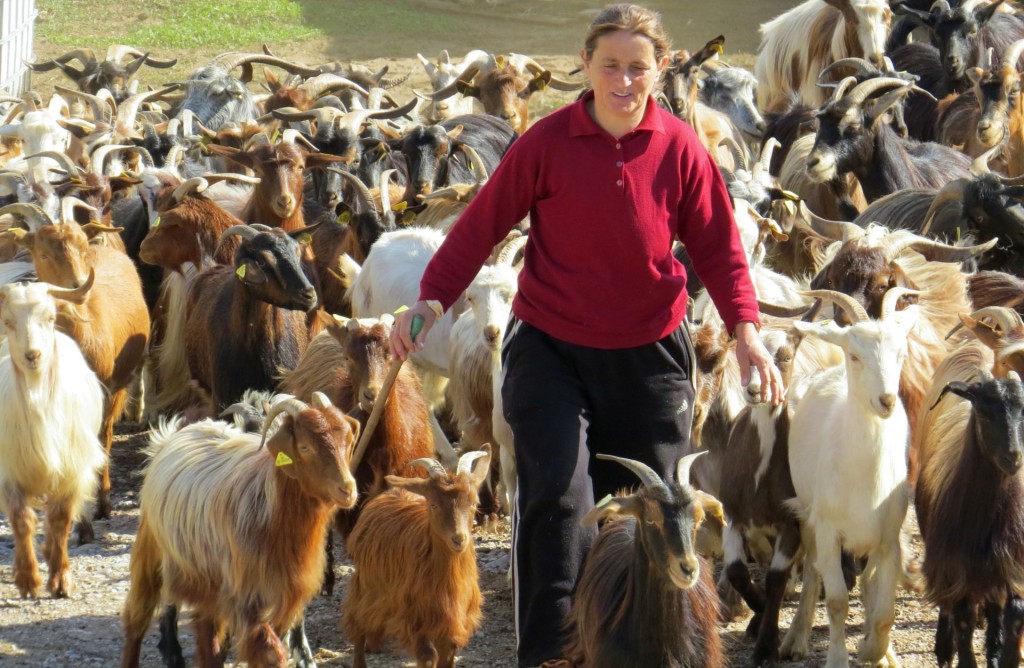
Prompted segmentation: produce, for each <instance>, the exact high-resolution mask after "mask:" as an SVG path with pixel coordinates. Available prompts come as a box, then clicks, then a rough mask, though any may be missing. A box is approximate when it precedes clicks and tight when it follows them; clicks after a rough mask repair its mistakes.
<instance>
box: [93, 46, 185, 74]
mask: <svg viewBox="0 0 1024 668" xmlns="http://www.w3.org/2000/svg"><path fill="white" fill-rule="evenodd" d="M125 56H131V57H133V58H139V57H141V56H146V65H149V66H150V67H157V68H160V69H167V68H169V67H174V66H175V65H177V64H178V59H177V58H172V59H171V60H160V59H159V58H152V57H150V55H149V54H147V53H143V52H141V51H139V50H138V49H136V48H135V47H133V46H126V45H124V44H111V45H110V46H109V47H107V60H110V61H113V62H115V63H120V62H121V61H122V60H123V59H124V57H125Z"/></svg>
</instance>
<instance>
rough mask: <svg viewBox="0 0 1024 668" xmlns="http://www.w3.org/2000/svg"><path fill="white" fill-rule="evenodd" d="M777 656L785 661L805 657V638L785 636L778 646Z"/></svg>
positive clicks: (798, 659) (799, 659)
mask: <svg viewBox="0 0 1024 668" xmlns="http://www.w3.org/2000/svg"><path fill="white" fill-rule="evenodd" d="M779 656H780V657H781V658H783V659H786V660H787V661H803V660H804V659H805V658H806V657H807V639H806V638H800V639H794V638H790V637H789V636H786V638H785V639H784V640H783V641H782V646H781V647H779Z"/></svg>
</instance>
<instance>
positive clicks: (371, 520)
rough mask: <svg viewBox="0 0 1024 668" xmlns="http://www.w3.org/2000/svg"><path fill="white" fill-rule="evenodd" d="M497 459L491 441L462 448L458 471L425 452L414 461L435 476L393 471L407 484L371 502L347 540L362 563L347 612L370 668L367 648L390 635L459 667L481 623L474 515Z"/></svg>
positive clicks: (360, 667)
mask: <svg viewBox="0 0 1024 668" xmlns="http://www.w3.org/2000/svg"><path fill="white" fill-rule="evenodd" d="M490 458H491V453H490V450H489V449H487V448H486V446H485V449H484V450H483V451H475V452H468V453H466V454H464V455H462V456H461V457H460V458H459V460H458V465H457V467H453V468H454V470H451V469H448V468H446V467H445V466H444V465H443V464H441V462H439V461H437V460H434V459H417V460H415V461H413V462H411V463H410V466H414V465H417V466H421V467H422V468H423V469H424V470H426V471H427V472H428V473H429V475H430V477H429V478H427V479H423V478H402V477H398V476H393V475H389V476H388V477H387V481H388V483H389V484H390V485H393V486H394V487H396V488H398V489H395V490H392V491H389V492H385V493H383V494H380V495H378V496H376V497H374V498H373V499H372V500H371V501H369V502H368V503H367V504H366V505H365V507H364V508H363V512H362V515H361V516H360V518H359V522H358V523H357V524H356V526H355V529H354V530H353V531H352V534H351V535H350V536H349V539H348V541H347V543H346V546H345V547H346V551H347V552H348V553H349V555H351V557H352V562H353V564H354V565H355V568H356V572H355V573H354V574H353V576H352V580H351V582H350V583H349V588H348V596H347V597H346V599H345V605H344V610H343V613H342V620H341V625H342V629H343V630H344V631H345V635H346V636H347V637H348V638H349V640H351V641H352V644H353V645H354V646H355V648H354V650H353V653H352V654H353V656H352V666H353V668H366V652H367V651H370V652H375V651H380V649H381V648H382V644H383V643H384V641H386V640H388V639H394V640H396V641H397V642H398V644H399V646H400V647H401V648H402V649H404V650H405V651H406V652H408V653H409V654H412V655H413V656H415V657H416V665H418V666H437V667H439V668H453V666H454V665H455V654H456V652H458V651H459V649H461V648H462V647H465V645H466V644H467V643H468V642H469V639H470V638H471V637H472V636H473V634H474V633H475V632H476V630H477V628H479V626H480V617H481V613H480V608H481V604H482V602H483V599H482V597H481V595H480V585H479V582H478V576H477V565H476V549H475V547H474V545H473V517H474V514H475V512H476V505H477V490H478V489H479V487H480V484H481V483H482V482H483V480H484V478H486V477H487V473H488V470H489V468H490ZM414 564H415V567H414V568H410V566H411V565H414Z"/></svg>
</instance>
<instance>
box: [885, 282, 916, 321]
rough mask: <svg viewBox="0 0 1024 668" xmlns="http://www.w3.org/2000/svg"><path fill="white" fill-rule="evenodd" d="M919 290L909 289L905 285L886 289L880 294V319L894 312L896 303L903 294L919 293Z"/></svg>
mask: <svg viewBox="0 0 1024 668" xmlns="http://www.w3.org/2000/svg"><path fill="white" fill-rule="evenodd" d="M920 294H921V291H920V290H911V289H910V288H905V287H895V288H889V289H888V290H886V292H885V295H883V296H882V320H885V319H887V318H888V317H889V316H891V315H892V314H893V313H895V312H896V304H897V302H899V300H900V297H902V296H904V295H920Z"/></svg>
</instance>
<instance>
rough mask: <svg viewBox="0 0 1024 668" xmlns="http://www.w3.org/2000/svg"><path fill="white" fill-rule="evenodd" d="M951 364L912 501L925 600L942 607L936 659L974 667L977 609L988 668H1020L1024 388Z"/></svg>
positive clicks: (935, 394) (930, 419) (925, 424)
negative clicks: (985, 628)
mask: <svg viewBox="0 0 1024 668" xmlns="http://www.w3.org/2000/svg"><path fill="white" fill-rule="evenodd" d="M951 361H954V362H959V363H952V364H949V365H943V366H942V367H940V369H939V370H938V372H937V373H936V376H935V383H934V385H933V386H932V391H931V393H930V394H929V397H928V398H929V400H930V401H931V405H932V410H930V411H929V412H928V413H927V414H925V415H924V416H923V419H922V428H923V429H924V430H926V432H927V434H928V436H927V438H926V439H925V440H924V442H923V443H922V448H923V449H925V450H927V451H928V453H929V457H928V465H927V466H925V467H922V469H921V477H920V478H919V479H918V483H917V487H916V494H915V499H914V507H915V508H916V510H917V517H918V522H919V524H920V527H921V536H922V538H923V539H924V545H925V557H924V563H923V571H924V576H925V583H926V585H925V593H926V595H927V596H928V599H929V600H930V601H931V602H933V603H935V604H937V605H938V606H939V619H938V629H937V631H936V635H935V657H936V659H937V661H938V665H939V666H943V667H946V666H951V665H952V662H953V650H954V644H955V645H956V651H957V654H958V663H959V665H961V666H971V665H976V664H975V661H974V650H973V647H972V639H973V635H974V627H975V625H976V621H977V619H976V606H978V605H979V604H980V605H982V606H983V608H984V614H985V617H986V619H987V622H988V631H987V632H986V643H985V649H986V652H985V653H986V656H987V659H988V665H996V661H997V660H998V662H999V665H1000V666H1016V665H1019V663H1020V653H1019V647H1020V641H1021V628H1022V625H1024V624H1022V622H1024V601H1022V600H1021V597H1020V592H1021V591H1022V588H1024V571H1022V570H1021V567H1020V564H1021V563H1022V562H1024V535H1022V533H1021V530H1020V526H1021V519H1020V510H1019V509H1020V507H1021V495H1022V492H1024V479H1022V477H1021V471H1020V469H1021V464H1022V463H1024V443H1022V439H1021V423H1022V420H1024V386H1022V385H1021V382H1020V377H1019V376H1018V374H1017V372H1016V371H1010V372H1009V374H1008V376H1007V377H1006V378H999V379H997V378H994V377H993V376H992V375H991V374H989V373H987V371H986V370H985V369H982V368H978V367H973V365H970V364H963V363H962V362H964V361H966V360H963V359H961V360H951ZM976 376H977V377H976ZM947 394H954V395H956V396H958V397H960V398H961V399H966V401H959V400H957V399H954V398H952V397H947Z"/></svg>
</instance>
